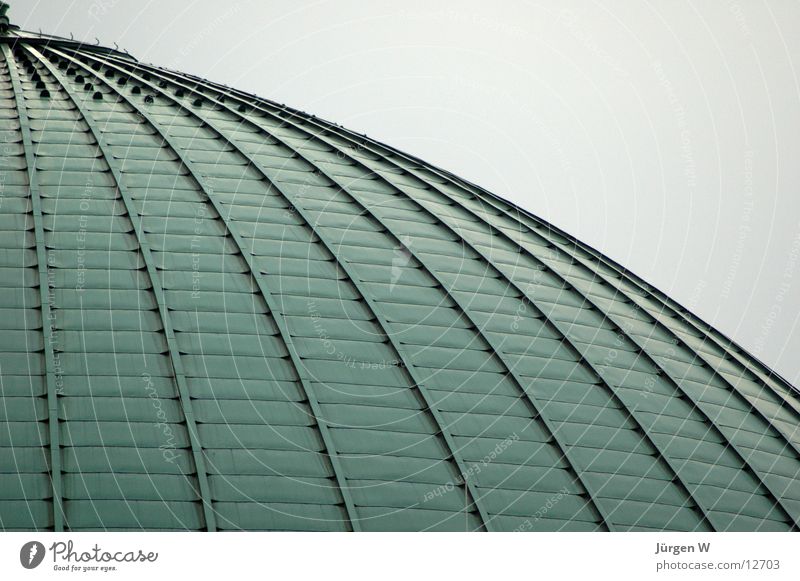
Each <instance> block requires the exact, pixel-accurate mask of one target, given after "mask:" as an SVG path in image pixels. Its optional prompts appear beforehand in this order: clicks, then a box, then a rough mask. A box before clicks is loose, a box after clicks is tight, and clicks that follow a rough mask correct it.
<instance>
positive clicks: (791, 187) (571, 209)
mask: <svg viewBox="0 0 800 581" xmlns="http://www.w3.org/2000/svg"><path fill="white" fill-rule="evenodd" d="M10 3H11V11H10V15H11V17H12V21H13V22H15V23H16V24H19V25H21V26H22V27H23V28H26V29H28V30H34V31H36V30H38V29H39V28H41V29H42V31H43V32H46V33H51V34H59V35H62V36H67V37H68V36H69V35H70V32H72V33H73V34H74V35H75V38H76V39H84V40H87V41H91V42H94V40H95V37H98V38H99V40H100V41H101V43H103V44H106V45H109V46H113V43H114V42H117V43H119V45H120V47H122V48H125V49H128V50H129V51H130V52H131V53H132V54H133V55H134V56H136V57H137V58H138V59H139V60H141V61H145V62H152V63H155V64H158V65H162V66H168V67H172V68H177V69H179V70H182V71H185V72H189V73H195V74H199V75H201V76H204V77H206V78H208V79H211V80H214V81H219V82H222V83H225V84H228V85H231V86H235V87H237V88H241V89H245V90H248V91H252V92H255V93H257V94H259V95H262V96H265V97H269V98H271V99H274V100H277V101H279V102H285V103H287V104H290V105H292V106H294V107H297V108H299V109H302V110H305V111H309V112H312V113H315V114H317V115H320V116H322V117H325V118H327V119H330V120H332V121H336V122H338V123H341V124H342V125H345V126H346V127H349V128H351V129H355V130H357V131H360V132H365V133H367V134H368V135H370V136H371V137H374V138H377V139H379V140H382V141H384V142H387V143H389V144H392V145H395V146H397V147H400V148H401V149H404V150H406V151H408V152H410V153H413V154H415V155H418V156H419V157H422V158H423V159H426V160H428V161H430V162H433V163H435V164H438V165H441V166H443V167H445V168H447V169H449V170H451V171H453V172H455V173H456V174H459V175H461V176H463V177H465V178H467V179H470V180H472V181H474V182H477V183H479V184H480V185H482V186H484V187H486V188H488V189H490V190H492V191H494V192H495V193H497V194H499V195H501V196H503V197H505V198H507V199H510V200H512V201H514V202H515V203H517V204H519V205H521V206H523V207H525V208H527V209H529V210H531V211H532V212H534V213H535V214H537V215H540V216H542V217H543V218H545V219H547V220H549V221H551V222H553V223H554V224H556V225H558V226H560V227H561V228H563V229H565V230H566V231H568V232H570V233H572V234H574V235H575V236H577V237H578V238H580V239H582V240H583V241H585V242H587V243H588V244H591V245H592V246H594V247H595V248H597V249H599V250H601V251H603V252H604V253H606V254H607V255H609V256H611V257H612V258H614V259H616V260H617V261H619V262H621V263H622V264H624V265H626V266H628V267H629V268H631V270H633V271H634V272H636V273H638V274H639V275H641V276H642V277H644V278H645V279H647V280H648V281H649V282H651V283H653V284H654V285H656V286H657V287H659V288H661V289H662V290H664V291H665V292H667V293H668V294H670V295H671V296H673V297H674V298H675V299H676V300H678V301H679V302H682V303H683V304H684V305H686V306H687V307H689V308H691V309H692V310H693V311H694V312H696V313H697V314H698V315H699V316H701V317H702V318H704V319H705V320H706V321H708V322H709V323H711V324H713V325H714V326H716V327H717V328H718V329H720V330H721V331H722V332H724V333H726V334H728V335H729V336H731V337H732V338H734V339H735V340H737V341H738V342H739V343H741V344H742V345H743V346H744V347H746V348H747V349H749V350H750V351H752V352H753V353H755V355H756V356H758V357H759V358H761V359H762V360H763V361H764V362H766V363H767V364H769V365H770V366H772V367H774V368H775V369H776V370H777V371H779V372H781V373H782V374H783V375H784V376H785V377H786V378H787V379H788V380H790V381H792V382H793V383H794V384H795V385H800V194H799V192H798V187H800V162H799V161H798V160H800V79H798V71H797V70H796V68H795V67H796V66H798V65H800V4H799V3H797V2H794V1H789V0H772V1H769V2H768V1H766V0H764V1H759V0H752V1H746V2H745V1H744V0H734V1H724V0H716V1H709V0H702V1H700V0H696V1H695V2H689V1H680V0H676V1H674V2H656V1H655V0H649V1H636V2H634V1H628V2H626V1H616V2H612V1H602V2H601V1H594V2H592V1H586V2H582V1H569V2H563V1H552V2H544V1H538V2H532V1H522V0H518V1H511V0H506V1H504V2H502V3H500V2H478V1H458V2H456V1H450V2H431V1H430V0H423V1H417V0H404V1H403V2H394V1H385V0H379V1H376V0H372V1H369V2H366V1H362V2H355V1H343V0H335V1H334V0H327V1H299V0H291V1H288V0H287V1H282V0H267V1H265V0H258V1H256V0H227V1H226V2H219V1H212V0H194V1H190V0H182V1H180V2H177V1H174V0H160V1H155V0H151V1H141V2H131V1H126V2H122V1H119V0H26V1H25V2H21V1H20V0H16V1H13V0H12V1H11V2H10Z"/></svg>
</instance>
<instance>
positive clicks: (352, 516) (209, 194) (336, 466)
mask: <svg viewBox="0 0 800 581" xmlns="http://www.w3.org/2000/svg"><path fill="white" fill-rule="evenodd" d="M53 52H54V53H56V54H58V55H59V56H62V57H63V58H67V59H69V60H70V61H71V62H73V63H75V64H76V65H78V66H80V67H81V68H83V69H84V70H85V71H86V72H87V73H88V72H91V71H90V69H89V68H88V67H86V66H85V65H84V64H83V63H81V62H80V61H79V60H77V59H74V58H72V57H71V56H69V55H66V54H63V53H61V52H60V51H55V50H54V51H53ZM106 86H108V87H109V88H110V89H111V90H112V91H115V93H116V94H118V95H119V96H120V98H122V99H124V100H125V101H126V102H128V103H129V104H130V105H131V106H132V107H133V108H134V109H136V110H137V111H139V113H140V114H141V115H142V116H143V117H144V118H145V119H146V120H147V122H148V123H149V124H150V125H151V126H152V127H153V129H154V130H155V131H156V132H157V133H158V135H159V137H161V139H163V140H164V143H166V144H167V145H168V146H169V147H170V149H172V150H173V152H174V153H175V154H176V155H177V157H178V159H179V160H180V162H181V164H182V165H183V166H184V167H185V168H186V169H187V171H188V172H189V173H190V175H191V176H192V177H193V178H194V180H195V181H196V182H197V184H198V186H199V187H200V189H201V191H202V192H203V194H204V195H205V197H206V199H208V201H209V203H210V204H211V205H212V207H213V208H214V210H215V211H216V212H217V215H218V216H219V217H220V221H221V222H222V223H223V225H224V226H225V229H226V231H227V232H228V234H229V235H230V236H231V238H232V239H233V241H234V244H235V245H236V247H237V249H238V251H239V254H240V255H241V256H242V259H243V260H244V261H245V262H246V263H247V266H248V268H249V270H250V272H251V273H252V276H253V278H254V279H255V282H256V286H257V287H258V289H259V292H260V293H261V295H262V297H263V298H264V301H265V302H266V303H267V306H268V308H269V310H270V313H272V316H273V320H274V321H275V324H276V326H277V327H278V332H279V334H280V337H281V340H282V341H283V343H284V345H285V346H286V350H287V352H288V353H289V356H290V358H291V361H292V364H293V366H294V368H295V371H296V372H297V376H298V378H299V381H300V384H301V388H302V389H303V393H304V395H305V397H306V399H307V400H308V402H309V407H311V409H312V411H313V413H314V415H315V420H317V427H318V428H319V431H320V436H321V438H322V441H323V443H324V444H325V449H326V450H327V451H328V454H327V456H328V457H329V459H330V461H331V467H332V468H333V471H334V477H335V480H336V483H337V485H338V487H339V490H340V493H341V495H342V499H343V502H344V505H345V512H346V514H347V518H348V520H349V522H350V526H351V528H352V529H353V530H354V531H359V530H360V525H359V523H358V518H357V517H356V511H355V504H354V502H353V499H352V495H351V494H350V491H349V489H348V488H347V486H346V484H345V478H344V471H343V469H342V467H341V463H340V462H339V459H338V456H337V454H336V450H335V448H334V446H333V440H332V438H331V435H330V432H329V430H328V427H327V425H326V424H324V423H323V422H319V418H321V417H322V415H321V408H320V404H319V401H318V400H317V398H316V397H315V396H314V392H313V391H312V390H311V388H310V387H309V378H308V374H307V373H306V370H305V366H304V365H303V364H302V362H301V361H300V357H299V355H298V354H297V350H296V348H295V346H294V343H293V341H292V337H291V335H290V334H289V330H288V328H287V326H286V321H285V319H284V316H283V313H281V312H280V309H279V308H278V305H277V302H276V301H275V298H274V297H273V295H272V293H271V291H270V290H269V288H268V287H267V285H266V282H265V281H264V279H263V277H262V276H261V275H260V274H259V272H258V270H257V268H255V266H254V265H253V263H252V260H253V259H252V255H250V254H249V253H248V252H245V250H244V248H245V246H244V241H243V240H242V238H241V236H240V235H239V234H238V233H237V232H235V231H234V230H233V229H231V227H230V224H229V223H228V222H227V221H226V220H225V218H224V214H223V209H222V208H221V207H220V206H219V204H218V203H217V202H216V199H215V197H214V195H213V190H212V189H211V188H210V187H209V186H208V185H207V184H206V182H205V179H204V178H203V177H202V176H201V175H200V174H199V173H198V172H197V171H196V170H195V168H194V166H193V165H192V163H191V162H190V161H189V160H188V159H187V158H186V156H185V155H184V154H183V153H182V152H181V149H180V148H179V147H178V146H177V145H175V144H174V143H173V141H172V139H171V138H170V137H169V136H167V135H166V134H165V133H163V132H162V131H161V130H160V129H159V124H158V123H156V122H155V121H154V120H153V119H152V117H151V116H150V115H149V114H148V113H147V111H145V110H144V109H143V108H141V107H138V106H137V105H136V104H135V103H133V102H132V101H131V99H129V98H128V97H127V96H126V95H124V94H123V93H122V92H120V91H118V90H117V89H115V88H114V87H113V86H111V85H110V84H109V83H106Z"/></svg>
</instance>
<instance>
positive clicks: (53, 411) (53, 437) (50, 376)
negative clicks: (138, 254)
mask: <svg viewBox="0 0 800 581" xmlns="http://www.w3.org/2000/svg"><path fill="white" fill-rule="evenodd" d="M2 49H3V56H4V57H5V60H6V64H7V65H8V74H9V75H10V77H11V85H12V87H13V90H14V99H15V100H16V103H17V113H18V115H19V124H20V128H21V129H20V132H21V133H22V143H23V146H24V149H25V162H26V164H27V170H28V189H29V190H30V193H31V207H32V210H33V226H34V236H35V238H36V262H37V264H38V268H39V300H40V302H41V310H42V334H43V335H44V364H45V383H46V386H47V413H48V420H47V425H48V432H49V436H50V482H51V485H52V489H53V528H54V529H55V531H56V532H60V531H63V530H64V524H65V518H64V488H63V484H62V475H61V433H60V428H59V423H58V390H57V387H56V375H55V354H54V352H53V335H52V334H53V319H52V316H51V308H50V293H49V287H48V284H49V283H48V278H47V255H46V251H45V246H44V226H43V225H42V199H41V196H40V194H39V184H38V181H37V179H36V160H35V159H34V156H33V143H32V140H31V128H30V123H29V121H28V112H27V109H26V107H25V96H24V94H23V91H22V85H21V83H20V80H19V74H18V72H17V68H16V60H15V59H14V57H13V55H12V53H11V49H10V48H9V47H8V45H7V44H3V45H2Z"/></svg>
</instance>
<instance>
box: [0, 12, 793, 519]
mask: <svg viewBox="0 0 800 581" xmlns="http://www.w3.org/2000/svg"><path fill="white" fill-rule="evenodd" d="M0 28H2V41H1V42H0V47H1V48H2V53H3V57H4V58H3V61H2V64H0V125H2V135H3V143H2V146H0V147H2V149H3V155H2V158H0V164H2V165H1V166H0V170H1V171H2V173H1V174H0V176H2V180H0V192H1V194H2V196H1V199H0V261H1V262H2V264H0V287H3V288H2V290H0V329H2V331H1V332H0V382H2V383H1V385H0V389H1V390H2V398H1V399H0V401H2V405H1V406H0V421H1V422H2V426H0V528H2V529H6V530H12V529H28V530H34V529H35V530H53V529H55V530H73V531H79V530H86V529H94V530H96V529H109V530H113V529H148V530H168V529H179V530H186V529H190V530H225V529H228V530H230V529H233V530H241V529H245V530H256V529H257V530H264V529H267V530H286V529H289V530H465V529H466V530H476V531H477V530H487V531H511V530H547V531H560V530H569V531H594V530H614V531H625V530H684V531H690V530H698V531H706V530H790V529H797V528H798V523H800V478H798V475H799V474H800V460H798V446H800V432H799V431H798V417H799V416H800V398H798V393H797V392H796V391H795V390H794V389H793V388H792V387H791V386H790V385H789V384H787V383H786V382H785V381H784V380H782V379H781V378H780V377H778V376H776V375H775V374H774V373H772V372H771V371H770V370H769V369H768V368H766V367H765V366H764V365H762V364H761V363H760V362H758V361H757V360H756V359H754V358H753V357H752V356H751V355H749V354H748V353H746V352H744V351H743V350H742V349H741V348H739V347H737V346H736V345H735V344H733V343H732V342H731V341H730V340H729V339H727V338H726V337H724V336H723V335H721V334H720V333H719V332H718V331H716V330H714V329H712V328H710V327H709V326H708V325H706V324H704V323H703V322H701V321H700V320H699V319H698V318H697V317H696V316H694V315H693V314H692V313H690V312H687V311H686V310H685V309H684V308H682V307H681V306H679V305H678V304H676V303H675V302H674V301H673V300H671V299H670V298H669V297H667V296H665V295H664V294H662V293H661V292H659V291H658V290H656V289H654V288H652V287H651V286H649V285H648V284H647V283H645V282H644V281H642V280H641V279H639V278H637V277H636V276H635V275H633V274H631V273H630V272H628V271H627V270H625V269H624V268H622V267H620V266H619V265H617V264H615V263H614V262H612V261H611V260H609V259H608V258H607V257H605V256H603V255H602V254H601V253H599V252H598V251H596V250H594V249H592V248H590V247H588V246H587V245H585V244H582V243H581V242H580V241H577V240H575V239H574V238H572V237H571V236H569V235H567V234H565V233H564V232H561V231H559V230H558V229H557V228H555V227H553V226H551V225H549V224H547V223H546V222H544V221H543V220H541V219H539V218H537V217H536V216H534V215H531V214H529V213H527V212H526V211H524V210H522V209H520V208H518V207H515V206H514V205H512V204H510V203H509V202H507V201H504V200H502V199H500V198H498V197H496V196H494V195H493V194H491V193H489V192H487V191H485V190H483V189H481V188H480V187H478V186H476V185H474V184H471V183H468V182H467V181H465V180H463V179H460V178H458V177H457V176H454V175H452V174H450V173H448V172H446V171H443V170H441V169H439V168H437V167H434V166H432V165H430V164H427V163H425V162H423V161H421V160H419V159H416V158H414V157H412V156H410V155H408V154H405V153H402V152H400V151H398V150H396V149H394V148H392V147H389V146H387V145H384V144H381V143H378V142H376V141H374V140H372V139H369V138H367V137H365V136H363V135H358V134H355V133H353V132H351V131H348V130H346V129H344V128H342V127H340V126H338V125H336V124H333V123H330V122H328V121H324V120H322V119H319V118H316V117H314V116H313V115H308V114H305V113H302V112H299V111H297V110H294V109H291V108H289V107H286V106H283V105H278V104H276V103H274V102H271V101H268V100H265V99H261V98H258V97H255V96H253V95H248V94H246V93H243V92H241V91H237V90H235V89H231V88H229V87H225V86H221V85H219V84H216V83H213V82H210V81H207V80H204V79H202V78H197V77H193V76H190V75H186V74H182V73H178V72H173V71H170V70H166V69H162V68H158V67H155V66H151V65H144V64H141V63H139V62H137V61H136V60H135V59H134V58H132V57H130V56H129V55H127V54H124V53H121V52H119V51H116V50H110V49H106V48H102V47H95V46H88V45H84V44H80V43H77V42H72V41H69V40H67V39H60V38H55V37H48V36H45V35H37V34H31V33H26V32H23V31H20V30H18V29H15V28H14V27H8V26H7V25H4V26H1V27H0Z"/></svg>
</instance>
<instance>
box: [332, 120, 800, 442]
mask: <svg viewBox="0 0 800 581" xmlns="http://www.w3.org/2000/svg"><path fill="white" fill-rule="evenodd" d="M344 131H346V130H344ZM347 133H349V134H352V135H355V139H356V140H359V143H360V140H362V139H363V138H362V137H361V136H358V135H357V134H353V133H352V132H350V131H347ZM381 147H382V148H384V149H387V150H390V151H391V152H392V153H393V154H395V155H397V156H399V157H402V158H404V159H406V160H408V161H410V162H413V163H421V162H420V161H419V160H417V159H416V158H414V157H413V156H410V155H408V154H406V153H403V152H400V151H398V150H396V149H394V148H392V147H389V146H385V145H381ZM429 167H430V169H431V170H432V171H433V172H435V173H436V174H437V175H439V176H440V177H442V178H443V179H446V180H448V181H449V182H451V183H453V184H456V185H459V186H460V187H465V188H467V189H475V190H478V191H479V192H480V193H481V195H482V199H483V200H484V201H486V202H487V203H490V205H492V206H493V207H494V208H495V209H497V210H498V211H500V212H502V213H503V214H505V215H506V216H508V217H509V218H510V219H511V220H514V221H515V222H517V223H520V224H522V225H523V226H525V227H528V226H527V224H524V223H523V222H522V220H521V219H520V218H519V217H518V216H514V214H513V213H512V212H511V211H509V210H508V209H507V208H506V206H507V205H508V203H507V202H506V201H505V200H503V199H502V198H500V197H499V196H497V195H496V194H493V193H491V192H489V191H487V190H485V189H483V188H481V187H480V186H477V185H475V184H473V183H470V182H468V181H466V180H464V179H462V178H459V177H457V176H454V175H453V174H451V173H450V172H448V171H446V170H443V169H440V168H436V167H433V166H429ZM487 198H488V199H487ZM491 200H494V202H491ZM515 209H516V211H517V214H518V215H519V214H521V215H522V216H525V217H526V218H528V219H530V220H532V221H533V222H535V223H537V224H540V225H542V226H544V227H546V228H547V229H549V230H551V231H552V232H554V233H556V234H558V235H560V236H563V237H564V238H566V239H568V240H570V241H572V242H573V243H574V244H575V246H576V247H580V248H581V249H582V250H583V251H584V252H586V253H588V254H591V255H592V256H594V257H595V259H597V260H598V261H600V262H602V263H603V264H604V265H606V266H608V267H609V268H611V269H612V270H615V271H616V272H618V273H619V274H620V276H622V277H625V279H626V280H628V281H629V282H631V283H632V284H634V285H635V286H637V287H638V288H640V289H641V290H643V291H644V292H647V293H648V294H649V295H651V296H653V297H654V298H656V299H657V300H658V302H660V303H661V305H662V306H663V307H664V308H665V309H666V310H667V311H669V312H671V313H673V314H675V315H677V317H679V318H680V319H682V320H684V321H685V322H686V323H687V324H688V325H689V326H690V327H692V328H694V329H695V330H697V331H698V332H700V333H702V334H703V335H704V337H706V338H708V339H711V342H712V343H713V344H715V345H717V346H718V347H720V348H722V349H723V350H724V351H726V352H727V353H729V354H731V355H732V357H733V358H734V359H735V360H736V362H737V364H738V365H739V367H740V368H741V369H743V370H745V371H750V372H752V373H755V374H756V375H759V376H760V378H761V380H762V382H763V383H764V387H765V388H766V389H768V390H769V391H770V392H771V393H773V394H774V395H775V396H776V397H777V398H778V399H779V401H780V402H781V403H780V404H779V405H781V407H784V408H787V409H788V411H790V412H791V413H792V414H793V415H794V416H795V417H796V418H797V419H798V420H800V399H798V398H800V390H798V388H796V387H794V386H792V385H791V384H790V383H789V382H788V381H786V380H785V379H784V378H782V377H781V376H780V375H778V374H777V373H775V372H774V371H772V370H771V369H769V367H767V366H766V365H765V364H764V363H762V362H761V361H759V360H758V359H757V358H756V357H754V356H752V354H749V353H748V355H749V357H750V361H748V360H745V359H744V358H743V357H742V355H741V353H739V352H740V351H745V350H744V349H743V348H742V347H740V346H739V345H738V344H736V343H735V342H734V341H733V340H731V339H730V338H728V337H726V336H725V335H723V334H722V333H720V332H719V331H718V330H716V329H711V328H710V327H709V325H707V324H706V323H704V322H702V321H701V320H700V318H699V317H697V315H695V314H693V313H692V312H691V311H689V310H688V309H685V308H684V307H682V306H681V305H678V303H676V302H675V301H674V300H673V299H671V298H669V297H667V296H666V295H664V293H663V292H661V291H660V290H658V289H656V288H653V287H652V286H651V285H649V284H648V283H647V282H645V281H644V280H642V279H641V278H640V277H639V276H637V275H636V274H634V273H632V272H630V271H629V270H628V269H626V268H625V267H623V266H621V265H620V264H618V263H617V262H615V261H614V260H612V259H610V258H609V257H607V256H605V255H603V254H602V253H600V252H598V251H597V250H595V249H594V248H591V247H589V246H588V245H586V244H584V243H582V242H580V241H578V240H575V239H574V238H573V237H572V236H571V235H569V234H568V233H566V232H564V231H563V230H561V229H560V228H557V227H556V226H553V225H552V224H550V223H548V222H547V221H545V220H542V219H541V218H539V217H537V216H535V215H533V214H531V213H530V212H528V211H527V210H524V209H522V208H515ZM534 234H536V235H537V236H538V237H540V238H542V239H544V236H542V235H541V234H539V233H536V232H534ZM548 242H549V241H548ZM564 252H565V253H566V254H567V255H569V256H570V257H572V258H574V259H576V260H579V261H581V262H582V263H583V260H582V259H581V258H580V257H579V256H576V255H574V254H572V253H569V252H567V251H566V250H564ZM584 264H585V263H584ZM603 278H604V279H605V277H603ZM648 312H650V313H651V315H652V314H653V313H652V311H649V310H648ZM654 318H655V317H654ZM703 327H706V328H703ZM671 334H673V335H674V334H675V332H674V331H671ZM717 335H718V336H719V337H721V338H718V337H717ZM678 340H679V341H680V338H678ZM723 340H724V341H727V342H728V343H729V344H730V346H733V349H732V348H730V347H729V346H725V345H724V344H723ZM681 342H682V343H685V342H683V341H681ZM687 347H688V346H687ZM690 349H691V348H690ZM692 351H693V352H694V350H692ZM697 357H698V359H700V360H701V361H702V362H703V363H705V364H707V365H708V366H709V368H711V369H714V367H713V365H711V363H710V362H708V360H706V359H705V358H704V357H702V356H701V355H699V354H697ZM753 367H755V368H757V369H753ZM773 378H775V379H777V380H778V383H781V384H783V386H782V387H783V388H785V389H786V390H787V391H788V392H789V393H791V394H792V395H794V396H795V398H787V397H786V396H785V395H784V394H783V393H781V392H780V391H779V390H778V389H776V387H775V386H774V385H771V383H772V380H773ZM722 380H723V381H725V382H726V383H727V384H728V385H729V386H730V387H731V388H732V390H733V391H734V392H737V393H740V395H741V396H742V397H743V398H745V399H747V396H746V395H745V394H743V393H741V392H739V391H738V390H737V389H736V387H735V386H733V385H732V384H731V382H729V381H727V380H725V379H724V378H722ZM757 413H759V412H758V411H757ZM760 415H762V417H763V414H760ZM795 450H796V451H797V452H798V453H800V449H799V448H797V447H795Z"/></svg>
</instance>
